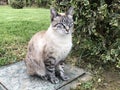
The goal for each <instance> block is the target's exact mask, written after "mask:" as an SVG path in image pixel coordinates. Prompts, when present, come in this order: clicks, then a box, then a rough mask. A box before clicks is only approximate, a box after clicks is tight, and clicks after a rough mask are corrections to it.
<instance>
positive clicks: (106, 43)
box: [53, 0, 120, 67]
mask: <svg viewBox="0 0 120 90" xmlns="http://www.w3.org/2000/svg"><path fill="white" fill-rule="evenodd" d="M53 6H54V7H56V9H58V10H59V11H66V10H67V9H68V8H69V7H70V6H73V7H74V9H75V12H74V24H75V26H74V28H75V31H74V33H73V37H74V38H73V39H74V47H73V52H72V55H73V56H78V57H80V59H84V60H87V62H91V63H94V64H96V63H97V64H101V65H105V64H112V65H115V66H117V67H120V1H119V0H54V1H53Z"/></svg>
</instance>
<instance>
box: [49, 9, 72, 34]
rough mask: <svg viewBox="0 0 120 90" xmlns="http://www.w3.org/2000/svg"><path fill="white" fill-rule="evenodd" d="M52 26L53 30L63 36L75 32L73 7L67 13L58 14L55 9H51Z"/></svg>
mask: <svg viewBox="0 0 120 90" xmlns="http://www.w3.org/2000/svg"><path fill="white" fill-rule="evenodd" d="M50 12H51V24H52V29H53V30H54V31H55V32H57V33H59V34H61V35H68V34H71V33H72V30H73V26H74V24H73V7H70V8H69V10H68V11H67V12H66V13H57V12H56V10H55V9H54V8H51V10H50Z"/></svg>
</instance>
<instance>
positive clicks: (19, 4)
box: [10, 0, 24, 9]
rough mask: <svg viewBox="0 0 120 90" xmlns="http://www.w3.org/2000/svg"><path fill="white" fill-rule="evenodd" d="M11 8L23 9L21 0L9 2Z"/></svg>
mask: <svg viewBox="0 0 120 90" xmlns="http://www.w3.org/2000/svg"><path fill="white" fill-rule="evenodd" d="M10 5H11V7H12V8H15V9H21V8H23V7H24V2H23V0H13V1H11V4H10Z"/></svg>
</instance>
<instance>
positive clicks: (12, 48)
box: [0, 6, 50, 66]
mask: <svg viewBox="0 0 120 90" xmlns="http://www.w3.org/2000/svg"><path fill="white" fill-rule="evenodd" d="M49 24H50V15H49V9H42V8H24V9H12V8H11V7H9V6H0V44H1V45H0V66H2V65H6V64H10V63H13V62H16V61H19V60H23V59H24V57H25V54H26V50H27V43H28V41H29V40H30V38H31V37H32V35H33V34H35V33H36V32H38V31H40V30H46V29H47V28H48V26H49Z"/></svg>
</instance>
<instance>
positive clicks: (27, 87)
mask: <svg viewBox="0 0 120 90" xmlns="http://www.w3.org/2000/svg"><path fill="white" fill-rule="evenodd" d="M65 71H66V74H67V75H68V76H69V77H70V80H68V81H60V83H58V84H51V83H50V82H48V81H45V80H42V79H41V78H39V77H32V76H29V75H28V74H27V73H26V67H25V64H24V62H23V61H21V62H18V63H15V64H12V65H8V66H3V67H0V90H6V89H3V88H4V87H3V86H5V88H7V89H8V90H70V88H73V87H75V85H76V83H77V82H78V80H79V79H80V80H82V79H83V81H84V79H85V80H86V78H88V77H84V76H85V75H86V72H85V71H84V70H83V69H80V68H77V67H75V66H71V65H66V66H65ZM83 75H84V76H83ZM87 75H88V74H87ZM80 76H82V78H80ZM88 76H89V75H88Z"/></svg>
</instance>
